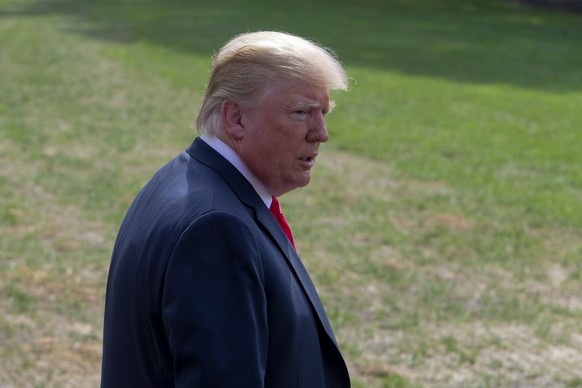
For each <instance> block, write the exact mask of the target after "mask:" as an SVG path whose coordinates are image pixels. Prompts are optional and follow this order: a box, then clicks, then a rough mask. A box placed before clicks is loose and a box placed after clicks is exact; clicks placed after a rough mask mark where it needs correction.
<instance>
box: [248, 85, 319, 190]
mask: <svg viewBox="0 0 582 388" xmlns="http://www.w3.org/2000/svg"><path fill="white" fill-rule="evenodd" d="M329 110H330V101H329V92H328V90H327V88H325V87H320V86H314V85H303V84H301V85H292V86H290V85H282V86H276V87H275V88H274V89H273V90H272V91H271V92H270V93H269V95H268V96H267V97H266V98H265V99H264V101H263V102H262V103H261V104H260V105H259V106H257V107H255V108H243V114H242V120H241V121H242V124H243V126H244V137H243V138H242V139H240V141H239V144H238V146H239V156H240V157H241V159H242V160H243V162H244V163H245V164H246V165H247V167H248V168H249V169H250V170H251V171H252V172H253V174H255V176H256V177H257V178H258V179H259V180H260V181H261V182H262V183H263V184H264V185H265V186H266V187H267V189H268V190H269V191H270V192H271V194H273V195H275V196H279V195H282V194H285V193H287V192H289V191H291V190H293V189H296V188H297V187H303V186H305V185H307V184H308V183H309V180H310V178H311V168H312V167H313V164H314V161H315V157H316V156H317V153H318V149H319V143H322V142H325V141H327V139H328V137H329V134H328V132H327V128H326V126H325V120H324V116H325V114H326V113H328V111H329Z"/></svg>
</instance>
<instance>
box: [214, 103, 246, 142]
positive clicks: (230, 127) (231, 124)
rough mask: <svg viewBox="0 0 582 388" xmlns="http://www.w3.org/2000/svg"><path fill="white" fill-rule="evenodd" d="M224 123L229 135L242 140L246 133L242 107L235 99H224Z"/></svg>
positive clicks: (221, 109)
mask: <svg viewBox="0 0 582 388" xmlns="http://www.w3.org/2000/svg"><path fill="white" fill-rule="evenodd" d="M220 116H221V118H222V125H223V126H224V130H225V132H226V134H227V135H228V136H229V137H232V138H234V139H236V140H240V139H242V138H243V137H244V135H245V127H244V125H243V119H242V117H243V111H242V107H241V106H240V105H239V104H238V103H237V102H234V101H230V100H224V101H222V105H221V106H220Z"/></svg>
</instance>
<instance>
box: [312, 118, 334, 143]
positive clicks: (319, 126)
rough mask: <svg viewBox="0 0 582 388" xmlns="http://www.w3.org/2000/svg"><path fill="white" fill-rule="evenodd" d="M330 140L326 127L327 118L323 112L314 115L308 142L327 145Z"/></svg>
mask: <svg viewBox="0 0 582 388" xmlns="http://www.w3.org/2000/svg"><path fill="white" fill-rule="evenodd" d="M328 139H329V133H328V132H327V127H326V125H325V116H324V115H323V112H317V113H314V115H313V117H312V120H311V122H310V129H309V132H308V133H307V140H308V141H310V142H314V141H317V142H320V143H325V142H326V141H328Z"/></svg>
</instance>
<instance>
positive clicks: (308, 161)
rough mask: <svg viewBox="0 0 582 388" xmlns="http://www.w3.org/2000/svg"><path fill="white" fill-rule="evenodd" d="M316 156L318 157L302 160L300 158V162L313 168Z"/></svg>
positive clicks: (308, 157) (303, 158) (302, 158)
mask: <svg viewBox="0 0 582 388" xmlns="http://www.w3.org/2000/svg"><path fill="white" fill-rule="evenodd" d="M316 156H317V155H314V156H305V157H301V158H299V161H301V162H302V163H304V164H305V165H307V166H308V167H313V164H314V163H315V157H316Z"/></svg>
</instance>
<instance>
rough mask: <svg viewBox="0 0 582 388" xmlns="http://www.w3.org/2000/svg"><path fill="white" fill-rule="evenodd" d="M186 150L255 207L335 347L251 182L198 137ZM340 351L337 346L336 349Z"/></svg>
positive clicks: (311, 289)
mask: <svg viewBox="0 0 582 388" xmlns="http://www.w3.org/2000/svg"><path fill="white" fill-rule="evenodd" d="M187 152H188V153H189V154H190V155H191V156H192V157H194V158H195V159H196V160H198V161H199V162H201V163H203V164H204V165H206V166H208V167H210V168H212V169H213V170H215V171H216V172H218V173H219V174H220V175H221V176H222V178H223V179H224V180H225V181H226V182H227V183H228V184H229V185H230V187H231V188H232V189H233V191H234V192H235V193H236V195H237V196H238V197H239V198H240V200H241V201H242V202H243V203H244V204H245V205H247V206H249V207H251V208H253V209H254V213H255V217H256V219H257V221H258V222H259V223H260V224H261V225H262V226H263V228H264V229H265V230H266V231H267V232H268V233H269V234H270V235H271V236H272V237H273V239H274V240H275V242H276V243H277V245H278V246H279V249H280V250H281V252H282V253H283V256H284V257H285V259H286V260H287V262H288V263H289V266H290V267H291V268H292V270H293V272H294V273H295V275H296V276H297V279H298V280H299V283H300V284H301V286H302V287H303V289H304V290H305V293H306V294H307V297H308V298H309V301H310V302H311V305H312V306H313V308H314V310H315V311H316V313H317V316H318V318H319V320H320V322H321V324H322V325H323V327H324V329H325V331H326V333H327V335H328V336H329V337H330V338H331V339H332V341H333V342H334V344H335V345H336V346H337V341H336V339H335V336H334V334H333V330H332V328H331V325H330V323H329V320H328V318H327V315H326V314H325V311H324V309H323V305H322V304H321V300H320V299H319V296H318V294H317V290H316V289H315V286H314V285H313V282H312V281H311V278H310V277H309V274H308V273H307V270H306V269H305V267H304V266H303V263H302V262H301V259H300V258H299V256H298V255H297V252H296V251H295V249H294V248H293V246H292V245H291V243H290V242H289V240H288V239H287V236H285V233H284V232H283V230H282V229H281V227H280V226H279V224H278V223H277V221H276V220H275V218H274V217H273V215H272V214H271V212H270V211H269V209H267V207H266V206H265V204H264V203H263V201H262V200H261V199H260V197H259V196H258V194H257V193H256V192H255V190H254V189H253V187H252V185H251V184H250V183H249V182H248V181H247V180H246V179H245V178H244V176H243V175H242V174H241V173H240V172H239V171H238V170H237V169H236V168H235V167H234V166H233V165H232V164H230V162H228V161H227V160H226V159H225V158H223V157H222V156H221V155H220V154H219V153H218V152H216V151H215V150H213V149H212V148H211V147H210V146H209V145H208V144H206V143H205V142H204V141H203V140H201V139H199V138H198V139H196V140H195V141H194V143H192V145H191V146H190V147H189V148H188V150H187ZM338 350H339V349H338Z"/></svg>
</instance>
